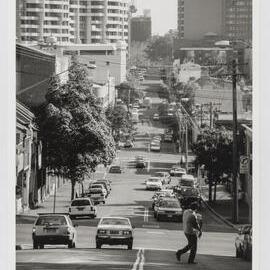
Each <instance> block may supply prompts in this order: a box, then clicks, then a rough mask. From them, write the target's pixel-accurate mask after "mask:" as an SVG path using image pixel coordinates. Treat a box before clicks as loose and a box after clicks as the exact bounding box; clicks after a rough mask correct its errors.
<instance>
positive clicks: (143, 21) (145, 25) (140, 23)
mask: <svg viewBox="0 0 270 270" xmlns="http://www.w3.org/2000/svg"><path fill="white" fill-rule="evenodd" d="M130 31H131V42H133V41H135V42H144V41H147V40H148V39H149V38H151V34H152V21H151V16H145V15H143V16H137V17H133V18H132V19H131V27H130Z"/></svg>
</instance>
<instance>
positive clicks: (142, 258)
mask: <svg viewBox="0 0 270 270" xmlns="http://www.w3.org/2000/svg"><path fill="white" fill-rule="evenodd" d="M144 261H145V260H144V248H143V249H142V252H141V262H140V264H139V270H143V266H144Z"/></svg>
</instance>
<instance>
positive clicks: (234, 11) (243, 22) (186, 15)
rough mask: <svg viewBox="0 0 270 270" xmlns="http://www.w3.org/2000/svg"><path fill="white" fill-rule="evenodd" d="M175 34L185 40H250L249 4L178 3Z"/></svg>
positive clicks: (224, 0) (240, 0)
mask: <svg viewBox="0 0 270 270" xmlns="http://www.w3.org/2000/svg"><path fill="white" fill-rule="evenodd" d="M178 32H179V38H180V39H185V40H200V39H203V38H204V37H205V34H208V35H213V34H216V35H217V36H218V37H220V38H226V39H229V40H232V39H243V40H251V38H252V0H178Z"/></svg>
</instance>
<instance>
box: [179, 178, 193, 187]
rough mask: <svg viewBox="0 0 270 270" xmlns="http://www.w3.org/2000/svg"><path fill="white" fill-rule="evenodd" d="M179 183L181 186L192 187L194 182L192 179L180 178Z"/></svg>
mask: <svg viewBox="0 0 270 270" xmlns="http://www.w3.org/2000/svg"><path fill="white" fill-rule="evenodd" d="M180 185H181V186H187V187H192V186H194V182H193V181H192V180H185V179H182V180H180Z"/></svg>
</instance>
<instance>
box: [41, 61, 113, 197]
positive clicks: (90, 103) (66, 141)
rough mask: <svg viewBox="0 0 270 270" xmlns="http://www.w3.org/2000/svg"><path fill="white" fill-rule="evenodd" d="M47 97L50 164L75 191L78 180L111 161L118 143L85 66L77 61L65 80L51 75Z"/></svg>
mask: <svg viewBox="0 0 270 270" xmlns="http://www.w3.org/2000/svg"><path fill="white" fill-rule="evenodd" d="M46 100H47V105H46V108H45V110H44V113H43V115H41V117H40V126H41V134H42V137H43V140H44V142H45V144H46V146H47V147H46V151H47V166H48V167H49V168H51V169H54V170H56V171H62V172H64V174H65V175H66V176H67V177H68V178H70V179H71V183H72V187H73V189H72V192H74V185H75V183H76V181H79V180H82V179H83V177H84V175H85V174H86V173H88V172H90V171H94V170H95V168H96V166H97V165H98V164H100V163H103V164H105V165H107V164H109V163H110V162H111V161H112V159H113V158H114V156H115V143H114V140H113V137H112V135H111V130H110V128H109V126H108V121H107V119H106V116H105V113H104V112H103V109H102V106H101V104H100V103H99V102H98V99H97V98H96V97H95V95H94V94H93V93H92V85H91V83H90V81H89V80H88V78H87V73H86V70H85V68H84V67H82V66H81V65H79V64H78V63H73V64H72V66H71V67H70V69H69V79H68V81H67V82H66V83H64V84H60V82H59V79H58V77H53V78H52V80H51V82H50V87H49V89H48V93H47V95H46Z"/></svg>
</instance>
